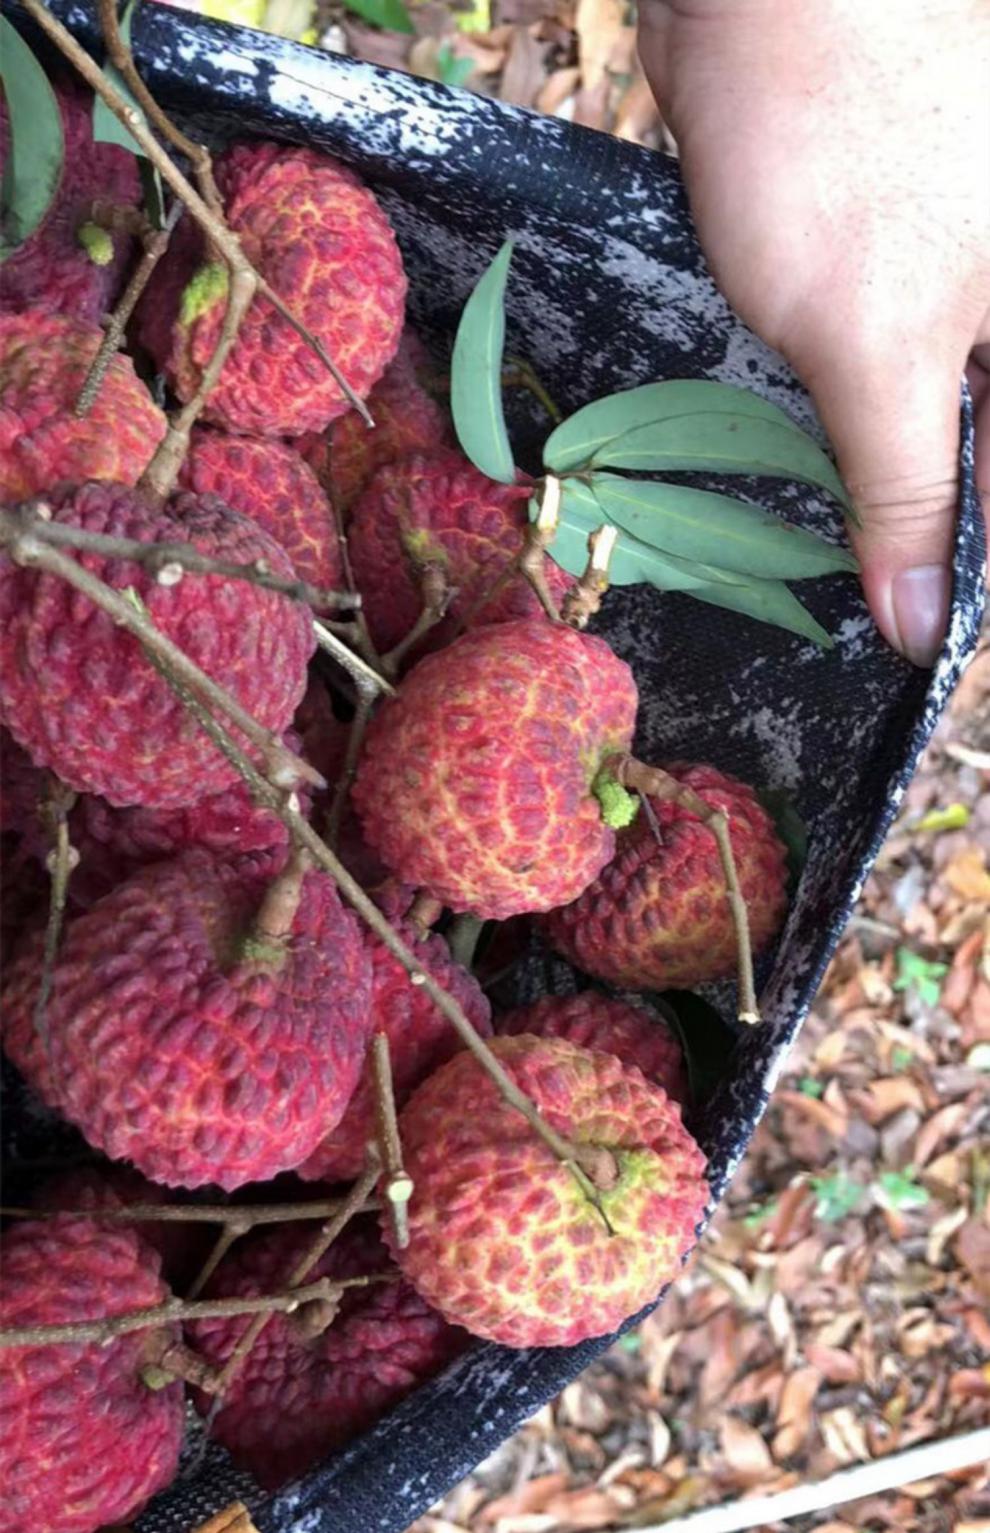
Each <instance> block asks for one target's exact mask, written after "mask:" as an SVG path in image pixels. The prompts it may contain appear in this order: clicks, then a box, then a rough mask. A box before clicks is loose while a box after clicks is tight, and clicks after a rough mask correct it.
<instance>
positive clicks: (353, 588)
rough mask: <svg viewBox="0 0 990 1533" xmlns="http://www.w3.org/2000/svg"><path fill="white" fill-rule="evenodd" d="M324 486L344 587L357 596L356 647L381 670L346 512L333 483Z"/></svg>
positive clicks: (355, 616)
mask: <svg viewBox="0 0 990 1533" xmlns="http://www.w3.org/2000/svg"><path fill="white" fill-rule="evenodd" d="M323 488H324V491H325V493H326V497H327V500H328V501H329V502H330V509H331V510H332V512H333V522H334V526H335V527H336V529H337V546H338V548H339V549H340V569H341V574H342V575H343V577H344V589H345V591H349V592H350V593H351V595H352V596H354V597H356V598H357V610H356V612H355V613H354V626H355V629H356V632H355V634H354V644H355V648H356V649H357V650H358V651H359V652H360V654H361V655H362V656H363V657H364V659H365V660H366V661H367V662H368V664H369V665H370V666H371V668H372V669H373V670H375V671H380V670H381V660H380V659H379V656H378V651H377V650H376V649H375V645H374V641H373V640H372V637H371V630H370V629H369V627H368V619H367V618H366V617H365V615H364V608H363V607H362V606H361V597H360V595H359V593H358V587H357V581H356V580H355V579H354V566H353V564H352V563H351V546H350V543H349V541H348V537H347V528H346V527H345V525H344V513H343V511H342V510H341V507H340V501H339V499H338V497H337V495H336V493H335V491H334V488H333V485H332V484H329V483H326V484H324V486H323Z"/></svg>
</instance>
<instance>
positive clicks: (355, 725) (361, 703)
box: [326, 676, 377, 851]
mask: <svg viewBox="0 0 990 1533" xmlns="http://www.w3.org/2000/svg"><path fill="white" fill-rule="evenodd" d="M355 685H356V687H357V706H356V707H355V709H354V717H353V718H352V720H351V727H350V729H349V730H348V734H347V751H346V753H345V755H344V764H343V767H342V768H341V772H340V776H339V777H338V779H337V783H336V786H335V787H334V790H333V798H332V800H331V803H330V810H329V813H328V814H327V823H326V839H327V842H328V843H329V845H330V846H332V847H333V848H334V850H335V851H336V849H337V843H338V841H339V840H340V825H341V821H342V820H343V817H344V808H345V806H346V804H347V799H348V795H349V794H350V791H351V784H352V783H353V781H354V773H355V771H356V770H357V763H358V756H359V755H360V753H361V745H362V743H363V741H364V732H365V730H366V729H367V727H368V720H369V719H370V718H371V710H372V708H373V707H374V705H375V698H376V696H377V691H376V689H375V688H373V687H372V686H371V685H370V683H369V682H367V681H366V680H365V679H364V677H363V676H362V677H360V678H358V677H355Z"/></svg>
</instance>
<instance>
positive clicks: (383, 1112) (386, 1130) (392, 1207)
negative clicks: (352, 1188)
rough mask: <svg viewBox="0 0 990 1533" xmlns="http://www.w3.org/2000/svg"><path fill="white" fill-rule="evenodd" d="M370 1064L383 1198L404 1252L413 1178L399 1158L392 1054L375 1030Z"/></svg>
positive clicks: (395, 1234) (381, 1035)
mask: <svg viewBox="0 0 990 1533" xmlns="http://www.w3.org/2000/svg"><path fill="white" fill-rule="evenodd" d="M371 1067H372V1071H373V1074H374V1082H375V1118H376V1120H377V1124H378V1152H379V1155H380V1156H381V1160H382V1165H383V1167H384V1171H385V1176H384V1188H385V1197H386V1199H387V1201H388V1210H389V1218H390V1220H391V1224H392V1234H393V1236H394V1237H395V1244H396V1246H397V1248H398V1249H399V1250H400V1251H404V1250H405V1248H406V1246H407V1245H408V1244H409V1199H410V1198H411V1197H412V1195H413V1179H412V1177H411V1176H410V1175H409V1173H408V1172H407V1171H406V1168H405V1166H404V1165H403V1161H402V1140H401V1138H400V1136H399V1120H398V1117H397V1115H396V1111H395V1091H394V1088H393V1085H392V1056H391V1053H390V1051H389V1046H388V1035H387V1034H386V1033H376V1034H375V1036H374V1038H373V1039H372V1042H371Z"/></svg>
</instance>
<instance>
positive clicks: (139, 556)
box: [2, 501, 361, 607]
mask: <svg viewBox="0 0 990 1533" xmlns="http://www.w3.org/2000/svg"><path fill="white" fill-rule="evenodd" d="M46 510H47V507H46V506H45V503H44V501H31V502H29V503H28V504H27V505H24V506H21V507H19V508H18V510H16V511H9V512H8V513H7V518H5V520H4V524H3V527H4V531H3V539H2V541H6V538H7V537H8V536H9V533H8V530H7V529H8V518H9V519H10V521H11V522H13V521H15V520H16V521H19V522H20V524H21V529H22V530H23V531H25V532H30V533H32V534H33V536H35V537H37V538H39V539H40V541H41V542H43V543H50V544H51V545H52V547H53V548H72V549H76V550H78V551H79V552H82V553H93V554H105V555H106V557H107V558H108V559H128V560H130V561H131V562H132V563H134V564H140V565H141V566H142V568H144V569H146V570H148V571H150V573H151V574H152V575H154V576H155V578H156V580H158V581H159V582H160V583H161V584H162V585H176V584H177V583H178V581H179V580H180V579H181V577H182V575H183V573H184V572H188V573H189V574H190V575H222V576H224V578H225V579H228V580H243V581H245V582H246V583H247V584H248V585H253V586H261V587H262V589H263V590H266V591H275V592H277V593H278V595H280V596H287V597H288V598H289V600H290V601H295V602H300V603H301V604H303V605H305V606H308V607H315V606H317V605H318V604H322V605H324V606H328V607H349V606H351V605H353V604H354V603H355V602H360V600H361V598H360V596H351V595H350V594H349V593H347V592H345V591H321V590H319V589H318V588H317V587H316V586H311V585H307V583H306V582H305V581H304V580H283V579H282V577H281V576H279V575H273V574H272V573H271V571H270V570H269V569H268V568H267V567H266V566H265V563H264V561H263V560H261V559H259V560H256V561H255V563H254V564H238V563H237V562H236V561H235V560H232V559H214V558H211V557H210V555H209V554H204V553H201V552H200V551H199V549H198V548H197V547H196V546H195V544H193V543H140V542H138V540H137V539H136V538H120V537H112V536H110V535H109V534H107V533H105V532H88V531H87V530H86V529H85V528H82V527H72V526H70V525H68V524H66V523H64V522H54V521H49V520H47V518H46V516H45V514H44V513H45V511H46Z"/></svg>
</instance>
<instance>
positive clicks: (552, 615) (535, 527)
mask: <svg viewBox="0 0 990 1533" xmlns="http://www.w3.org/2000/svg"><path fill="white" fill-rule="evenodd" d="M559 516H560V480H559V479H557V478H555V477H554V475H553V474H548V475H547V477H546V480H545V481H544V486H543V499H542V501H541V502H540V509H539V512H538V513H537V517H536V520H535V521H533V522H527V524H526V532H525V535H524V542H523V547H522V552H521V553H520V555H519V559H518V567H519V572H520V574H522V575H524V576H525V578H526V579H527V580H528V581H529V583H530V585H531V586H532V588H533V590H534V591H535V592H536V595H537V596H538V597H539V600H540V605H541V606H542V608H543V610H544V612H545V613H546V615H547V617H548V618H549V619H550V621H551V622H553V623H559V622H560V613H559V612H558V611H557V608H556V605H555V603H554V599H553V597H552V595H551V594H550V587H549V586H548V585H547V577H546V560H545V554H546V551H547V549H548V548H549V547H550V544H551V543H552V542H553V540H554V537H555V535H556V532H557V521H558V519H559Z"/></svg>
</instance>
